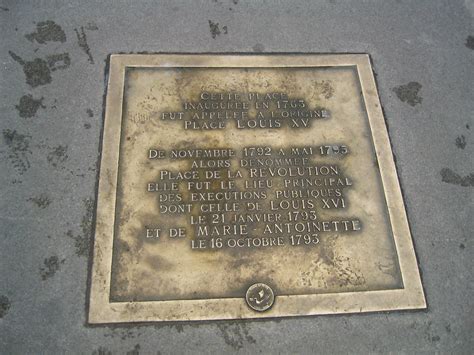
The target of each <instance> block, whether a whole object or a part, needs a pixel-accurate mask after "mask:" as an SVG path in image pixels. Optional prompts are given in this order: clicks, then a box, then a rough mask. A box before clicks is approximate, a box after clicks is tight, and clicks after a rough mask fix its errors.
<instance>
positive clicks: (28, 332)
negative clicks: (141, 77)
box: [0, 0, 474, 354]
mask: <svg viewBox="0 0 474 355" xmlns="http://www.w3.org/2000/svg"><path fill="white" fill-rule="evenodd" d="M0 4H1V6H0V26H1V37H0V61H1V69H0V73H1V74H0V85H1V91H0V353H5V354H10V353H12V354H13V353H18V354H20V353H32V354H33V353H34V354H37V353H94V354H108V353H129V354H135V353H138V352H140V353H143V354H145V353H162V354H166V353H221V352H241V353H259V352H261V353H274V352H277V353H279V352H281V353H313V352H318V353H345V352H351V353H367V352H375V353H379V352H389V351H392V352H406V353H432V352H442V353H472V352H473V351H474V342H473V337H472V334H473V333H474V331H473V328H474V321H473V319H474V314H473V307H474V298H473V297H472V295H473V294H474V292H473V291H474V290H473V285H474V282H473V281H474V278H473V269H474V262H473V257H472V255H473V250H474V245H473V238H474V235H473V230H474V228H473V227H474V226H473V216H474V214H473V205H474V204H473V189H474V164H473V151H474V135H473V130H474V122H473V112H474V100H473V82H474V71H473V64H474V61H473V59H474V22H473V14H474V2H473V1H464V2H463V1H454V0H452V1H421V0H420V1H408V0H401V1H342V0H333V1H269V0H267V1H263V0H262V1H244V0H240V1H239V0H233V1H228V0H215V1H191V0H189V1H123V0H104V1H97V2H93V1H81V2H79V1H60V0H56V1H55V0H51V1H21V2H20V1H13V0H11V1H0ZM119 52H124V53H137V52H176V53H181V52H182V53H190V52H192V53H201V52H236V53H239V52H250V53H254V52H258V53H270V52H277V53H278V52H295V53H308V52H311V53H329V52H330V53H369V54H370V55H371V58H372V61H373V65H374V70H375V72H376V74H377V82H378V88H379V93H380V98H381V101H382V104H383V106H384V111H385V116H386V121H387V124H388V126H389V133H390V138H391V142H392V145H393V151H394V154H395V156H396V164H397V169H398V173H399V176H400V181H401V185H402V188H403V191H404V196H405V202H406V205H407V213H408V217H409V220H410V224H411V229H412V233H413V238H414V243H415V248H416V252H417V256H418V259H419V264H420V270H421V272H422V279H423V284H424V287H425V291H426V297H427V301H428V305H429V308H428V309H427V310H426V311H416V312H393V313H374V314H363V315H343V316H320V317H305V318H290V319H280V320H267V321H234V322H228V321H226V322H215V323H209V322H205V323H184V324H181V323H178V324H171V325H170V324H164V325H163V324H151V325H150V324H148V325H138V326H137V325H132V326H97V327H91V326H87V325H86V294H87V277H88V276H87V275H88V268H89V261H90V256H89V255H90V254H89V252H90V248H89V247H90V240H91V220H92V217H93V206H94V200H95V188H96V181H97V173H98V171H97V164H98V159H99V145H100V132H101V128H102V125H103V94H104V89H105V77H104V71H105V66H106V59H107V56H108V55H109V54H111V53H119ZM369 257H370V256H369ZM134 351H135V352H134Z"/></svg>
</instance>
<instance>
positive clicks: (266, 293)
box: [245, 283, 275, 312]
mask: <svg viewBox="0 0 474 355" xmlns="http://www.w3.org/2000/svg"><path fill="white" fill-rule="evenodd" d="M245 300H246V301H247V304H248V305H249V307H250V308H252V309H253V310H255V311H258V312H264V311H266V310H267V309H270V308H271V306H273V302H274V301H275V295H274V294H273V290H272V289H271V288H270V286H268V285H266V284H264V283H256V284H253V285H252V286H250V287H249V288H248V290H247V293H246V294H245Z"/></svg>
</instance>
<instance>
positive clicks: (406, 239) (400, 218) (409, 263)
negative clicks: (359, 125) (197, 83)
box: [88, 54, 426, 324]
mask: <svg viewBox="0 0 474 355" xmlns="http://www.w3.org/2000/svg"><path fill="white" fill-rule="evenodd" d="M346 66H351V67H354V66H355V67H356V68H357V73H358V76H359V80H360V86H361V88H362V96H363V101H364V103H365V109H366V112H367V117H368V120H369V126H370V130H371V133H372V139H373V144H374V148H375V152H376V157H377V160H378V164H379V168H380V176H381V180H382V184H383V188H384V193H385V199H386V202H387V208H388V213H389V218H390V222H391V227H392V232H393V237H394V242H395V246H396V251H397V254H398V259H399V267H400V271H401V274H402V279H403V284H404V288H403V289H394V290H381V291H380V290H379V291H363V292H344V293H327V294H311V295H291V296H281V295H280V296H278V298H277V301H276V302H275V304H274V306H273V307H272V308H271V309H270V310H268V311H266V312H265V313H257V312H255V311H253V310H251V309H250V308H249V307H248V306H247V304H246V302H245V299H244V298H243V297H242V298H222V299H204V300H202V299H201V300H179V301H146V302H110V282H111V267H112V250H113V237H114V233H113V231H114V224H115V214H114V211H115V204H116V195H115V193H116V189H117V179H118V162H119V151H120V149H119V145H120V134H121V132H120V130H121V126H122V125H121V120H122V107H123V98H124V80H125V70H126V68H127V67H149V68H154V67H159V68H179V67H186V68H193V67H194V68H288V67H295V68H297V67H309V68H311V67H314V68H318V67H346ZM101 159H102V160H101V168H100V178H99V190H98V199H97V215H96V230H95V242H94V259H93V266H92V276H91V290H90V306H89V319H88V321H89V323H92V324H95V323H116V322H121V323H123V322H146V321H179V320H216V319H236V318H266V317H283V316H299V315H317V314H333V313H359V312H371V311H389V310H401V309H416V308H426V303H425V298H424V294H423V289H422V285H421V280H420V276H419V272H418V266H417V262H416V257H415V252H414V249H413V244H412V240H411V234H410V229H409V225H408V221H407V216H406V213H405V206H404V203H403V199H402V194H401V190H400V186H399V182H398V177H397V173H396V169H395V164H394V161H393V155H392V151H391V148H390V141H389V137H388V132H387V129H386V126H385V122H384V118H383V113H382V110H381V106H380V102H379V97H378V94H377V89H376V85H375V81H374V77H373V73H372V69H371V64H370V58H369V56H368V55H366V54H347V55H346V54H343V55H337V54H336V55H166V54H161V55H112V56H111V57H110V70H109V82H108V89H107V98H106V112H105V123H104V135H103V142H102V158H101Z"/></svg>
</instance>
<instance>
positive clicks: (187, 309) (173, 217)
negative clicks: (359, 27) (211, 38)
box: [89, 54, 426, 323]
mask: <svg viewBox="0 0 474 355" xmlns="http://www.w3.org/2000/svg"><path fill="white" fill-rule="evenodd" d="M101 159H102V160H101V166H100V180H99V190H98V203H97V218H96V226H95V228H96V229H95V244H94V259H93V266H92V278H91V292H90V308H89V322H90V323H113V322H139V321H179V320H210V319H234V318H263V317H282V316H299V315H317V314H332V313H359V312H372V311H388V310H400V309H415V308H425V307H426V303H425V298H424V294H423V289H422V285H421V281H420V276H419V272H418V266H417V262H416V257H415V252H414V249H413V244H412V240H411V235H410V229H409V226H408V221H407V217H406V213H405V207H404V203H403V199H402V194H401V191H400V186H399V182H398V178H397V173H396V170H395V165H394V161H393V156H392V151H391V148H390V142H389V137H388V134H387V129H386V127H385V122H384V118H383V114H382V110H381V107H380V102H379V97H378V94H377V89H376V86H375V81H374V77H373V74H372V69H371V65H370V60H369V57H368V56H367V55H363V54H357V55H112V56H111V58H110V76H109V83H108V90H107V98H106V113H105V126H104V135H103V144H102V158H101Z"/></svg>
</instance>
